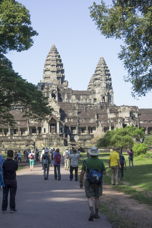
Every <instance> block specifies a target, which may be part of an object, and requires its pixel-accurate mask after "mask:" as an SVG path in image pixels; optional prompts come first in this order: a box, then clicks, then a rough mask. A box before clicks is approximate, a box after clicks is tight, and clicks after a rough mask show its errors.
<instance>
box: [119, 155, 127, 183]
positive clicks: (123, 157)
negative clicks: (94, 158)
mask: <svg viewBox="0 0 152 228" xmlns="http://www.w3.org/2000/svg"><path fill="white" fill-rule="evenodd" d="M119 163H120V167H119V171H120V179H123V177H124V167H126V160H125V156H124V155H123V153H122V151H121V152H120V155H119Z"/></svg>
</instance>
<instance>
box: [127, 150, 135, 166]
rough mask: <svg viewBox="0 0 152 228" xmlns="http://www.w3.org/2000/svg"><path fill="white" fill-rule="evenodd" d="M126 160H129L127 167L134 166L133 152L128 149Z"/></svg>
mask: <svg viewBox="0 0 152 228" xmlns="http://www.w3.org/2000/svg"><path fill="white" fill-rule="evenodd" d="M128 160H129V167H130V166H134V163H133V150H132V149H130V150H129V151H128Z"/></svg>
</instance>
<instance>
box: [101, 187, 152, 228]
mask: <svg viewBox="0 0 152 228" xmlns="http://www.w3.org/2000/svg"><path fill="white" fill-rule="evenodd" d="M101 203H103V204H106V205H107V206H108V208H109V209H110V211H111V213H113V215H114V216H115V217H117V216H119V217H120V218H121V219H122V220H123V221H125V223H126V224H125V227H123V228H128V227H129V228H152V207H151V206H148V205H145V204H140V203H139V202H138V201H136V200H134V199H131V198H130V197H129V195H126V194H124V193H122V192H118V191H115V190H114V189H112V187H111V186H108V185H105V186H104V192H103V197H102V200H101ZM115 227H116V228H118V225H117V224H116V226H115V225H114V226H113V228H115Z"/></svg>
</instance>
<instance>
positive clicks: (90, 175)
mask: <svg viewBox="0 0 152 228" xmlns="http://www.w3.org/2000/svg"><path fill="white" fill-rule="evenodd" d="M102 176H103V175H102V173H101V172H100V171H99V170H97V169H88V171H87V180H88V181H89V183H90V184H97V185H99V184H101V183H102Z"/></svg>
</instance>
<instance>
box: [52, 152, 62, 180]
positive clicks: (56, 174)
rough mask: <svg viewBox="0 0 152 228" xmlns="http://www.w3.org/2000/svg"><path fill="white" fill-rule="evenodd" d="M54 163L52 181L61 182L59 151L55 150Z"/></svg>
mask: <svg viewBox="0 0 152 228" xmlns="http://www.w3.org/2000/svg"><path fill="white" fill-rule="evenodd" d="M53 161H54V179H55V180H61V173H60V165H61V154H60V150H59V149H58V148H57V149H56V150H55V152H54V154H53Z"/></svg>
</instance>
